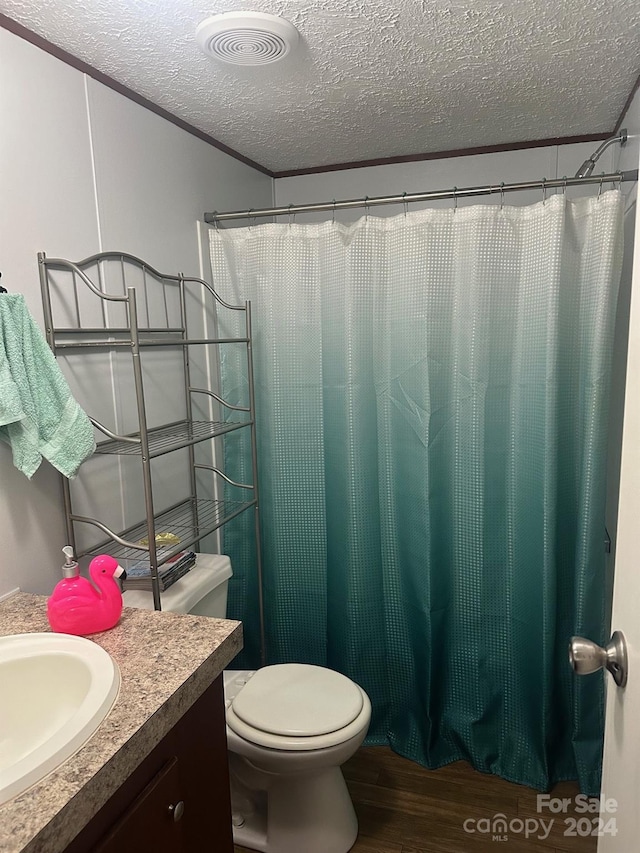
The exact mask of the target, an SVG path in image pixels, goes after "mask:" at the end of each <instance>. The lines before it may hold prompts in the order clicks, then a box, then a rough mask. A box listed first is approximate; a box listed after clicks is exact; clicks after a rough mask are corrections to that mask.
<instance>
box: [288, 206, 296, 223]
mask: <svg viewBox="0 0 640 853" xmlns="http://www.w3.org/2000/svg"><path fill="white" fill-rule="evenodd" d="M292 207H293V205H292V204H290V205H289V228H291V220H292V219H295V214H294V213H292V212H291V208H292Z"/></svg>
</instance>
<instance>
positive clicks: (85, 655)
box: [0, 634, 120, 803]
mask: <svg viewBox="0 0 640 853" xmlns="http://www.w3.org/2000/svg"><path fill="white" fill-rule="evenodd" d="M119 687H120V674H119V672H118V667H117V666H116V664H115V662H114V661H113V659H112V658H111V657H110V655H108V654H107V652H105V650H104V649H102V648H101V647H100V646H98V645H97V644H96V643H93V642H91V641H90V640H85V639H84V638H83V637H74V636H72V635H70V634H14V635H12V636H9V637H0V803H4V802H6V801H7V800H9V799H11V797H15V796H16V795H17V794H20V793H21V792H22V791H24V790H25V789H26V788H28V787H29V786H30V785H33V784H34V783H35V782H37V781H38V780H40V779H42V777H43V776H46V774H47V773H50V772H51V771H52V770H55V768H56V767H58V766H59V765H60V764H62V762H63V761H66V759H67V758H69V757H70V756H71V755H73V753H74V752H76V751H77V750H78V749H79V748H80V747H81V746H82V745H83V744H84V743H86V741H87V740H88V739H89V738H90V737H91V735H92V734H93V733H94V732H95V730H96V729H97V728H98V726H99V725H100V723H101V722H102V721H103V720H104V718H105V717H106V716H107V714H108V713H109V711H110V710H111V708H112V706H113V703H114V702H115V699H116V696H117V695H118V689H119Z"/></svg>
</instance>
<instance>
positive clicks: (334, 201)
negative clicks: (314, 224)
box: [331, 198, 336, 225]
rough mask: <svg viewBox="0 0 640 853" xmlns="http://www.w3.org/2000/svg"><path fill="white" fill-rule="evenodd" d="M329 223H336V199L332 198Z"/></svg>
mask: <svg viewBox="0 0 640 853" xmlns="http://www.w3.org/2000/svg"><path fill="white" fill-rule="evenodd" d="M331 223H332V225H335V224H336V200H335V198H334V200H333V213H332V214H331Z"/></svg>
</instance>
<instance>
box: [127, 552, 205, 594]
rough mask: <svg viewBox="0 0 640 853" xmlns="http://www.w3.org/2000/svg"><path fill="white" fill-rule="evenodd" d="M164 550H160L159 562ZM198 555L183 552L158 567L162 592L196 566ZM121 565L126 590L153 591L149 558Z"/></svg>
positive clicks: (158, 554) (128, 561) (129, 561)
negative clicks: (125, 575) (124, 572)
mask: <svg viewBox="0 0 640 853" xmlns="http://www.w3.org/2000/svg"><path fill="white" fill-rule="evenodd" d="M162 551H163V549H162V548H158V553H157V557H158V560H161V559H162ZM195 562H196V555H195V554H194V552H193V551H181V552H180V553H179V554H176V555H175V557H173V558H172V559H171V560H169V561H168V562H166V563H163V565H162V566H158V579H159V581H160V590H161V591H162V592H165V590H167V589H169V587H170V586H171V585H172V584H174V583H175V582H176V581H177V580H178V579H179V578H181V577H182V576H183V575H186V573H187V572H188V571H189V570H190V569H191V568H192V567H193V566H194V565H195ZM120 565H121V566H122V568H123V569H124V570H125V571H126V573H127V577H126V580H125V581H124V582H123V584H122V588H123V589H124V590H127V589H153V585H152V582H151V566H150V563H149V558H148V557H142V558H140V559H139V560H135V559H134V560H121V561H120Z"/></svg>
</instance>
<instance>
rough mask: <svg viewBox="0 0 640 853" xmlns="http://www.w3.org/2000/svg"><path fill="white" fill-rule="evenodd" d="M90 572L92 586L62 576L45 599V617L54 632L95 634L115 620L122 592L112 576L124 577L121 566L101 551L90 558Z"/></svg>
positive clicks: (82, 581)
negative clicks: (96, 555)
mask: <svg viewBox="0 0 640 853" xmlns="http://www.w3.org/2000/svg"><path fill="white" fill-rule="evenodd" d="M89 574H90V575H91V580H92V581H93V583H94V584H95V586H93V585H92V584H91V583H89V581H88V580H86V578H82V577H80V576H76V577H73V578H65V579H64V580H62V581H60V583H59V584H58V585H57V586H56V588H55V589H54V591H53V594H52V595H51V597H50V598H49V601H48V602H47V617H48V619H49V624H50V625H51V628H52V630H53V631H59V632H60V633H63V634H80V635H85V634H97V633H98V632H99V631H108V630H109V628H113V626H114V625H115V624H116V623H117V622H118V619H119V618H120V613H121V612H122V593H121V592H120V587H119V586H118V584H117V582H116V580H115V578H117V577H122V576H124V577H126V573H125V571H124V569H123V568H122V566H119V565H118V561H117V560H114V558H113V557H110V556H109V555H108V554H101V555H100V556H99V557H95V558H94V559H93V560H92V561H91V564H90V565H89ZM96 587H97V589H96Z"/></svg>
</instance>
